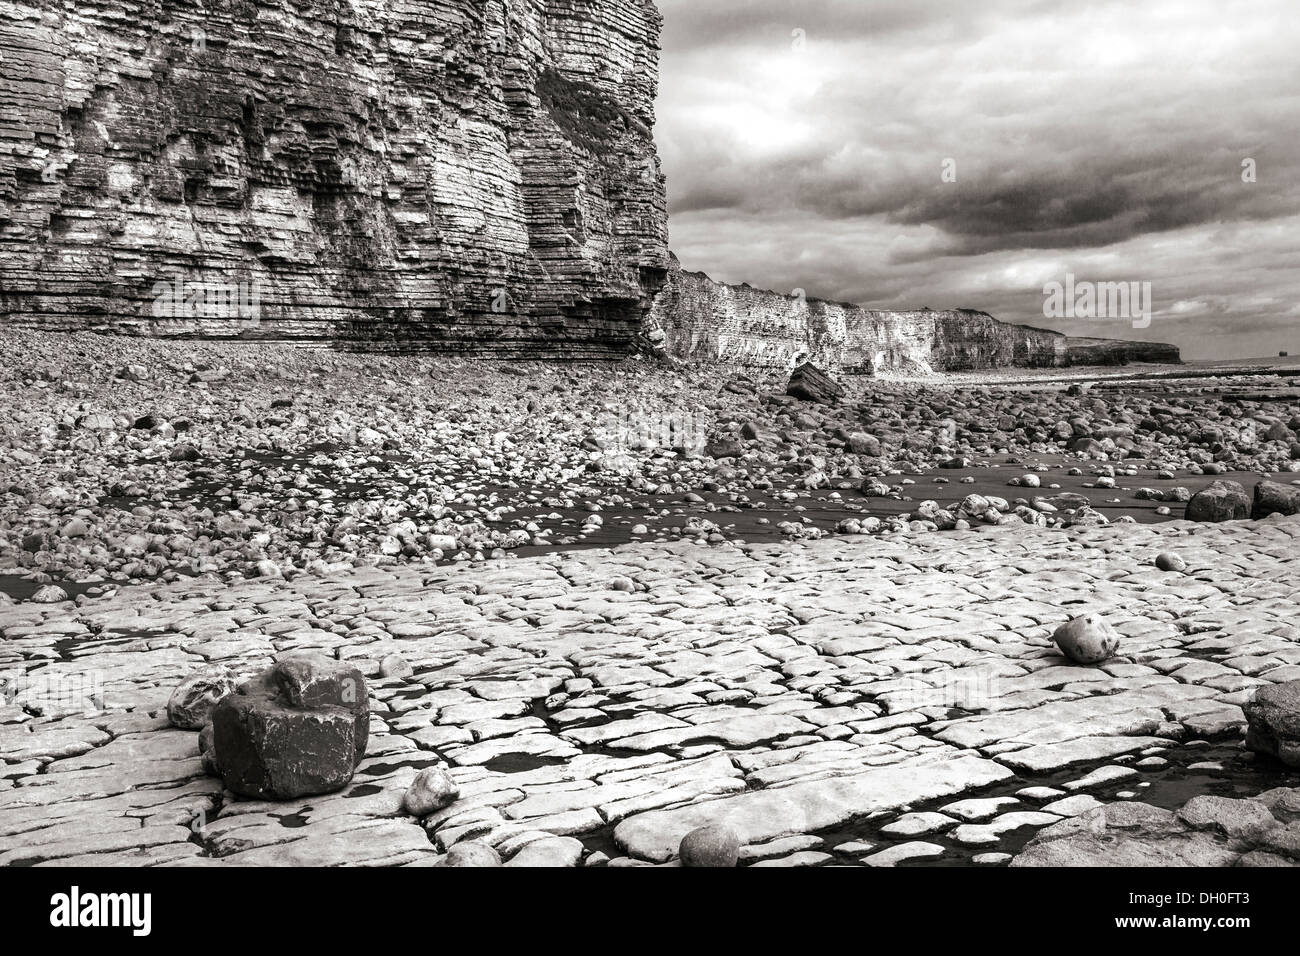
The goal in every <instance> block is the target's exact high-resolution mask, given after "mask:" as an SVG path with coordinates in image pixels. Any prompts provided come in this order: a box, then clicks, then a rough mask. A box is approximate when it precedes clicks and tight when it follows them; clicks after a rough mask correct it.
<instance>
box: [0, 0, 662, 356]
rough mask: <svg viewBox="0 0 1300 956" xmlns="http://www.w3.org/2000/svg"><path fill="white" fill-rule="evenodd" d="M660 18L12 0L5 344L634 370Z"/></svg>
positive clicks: (509, 3)
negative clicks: (331, 341)
mask: <svg viewBox="0 0 1300 956" xmlns="http://www.w3.org/2000/svg"><path fill="white" fill-rule="evenodd" d="M660 22H661V18H660V15H659V13H658V11H657V10H656V8H655V5H654V3H653V2H652V0H410V2H407V3H390V2H388V0H378V2H372V3H307V4H274V3H272V4H253V3H221V4H215V5H212V4H208V5H202V4H188V3H185V4H181V3H166V4H158V3H155V2H148V0H106V2H104V3H97V4H65V3H56V2H54V0H27V2H20V3H11V2H4V0H0V62H2V63H3V70H2V75H0V321H4V322H11V323H22V324H30V325H39V326H43V327H48V328H73V327H76V328H86V327H91V328H105V329H112V330H115V331H136V332H140V333H146V334H159V335H190V334H202V335H211V336H227V335H229V336H235V335H239V336H245V337H276V338H344V339H354V340H357V341H379V342H381V343H382V342H384V341H393V342H401V343H403V344H404V346H406V347H409V346H411V345H414V346H417V347H419V346H424V347H435V348H447V349H452V350H455V351H459V352H470V353H478V354H487V355H499V356H514V355H528V356H544V355H554V356H563V357H592V356H595V357H603V356H615V355H621V354H625V353H626V352H627V351H628V350H629V349H630V348H631V347H632V346H633V343H634V341H635V339H636V338H637V336H638V334H639V333H640V331H641V329H642V326H643V322H644V319H645V315H646V312H647V310H648V309H649V306H650V303H651V300H652V299H653V296H654V294H655V293H656V292H657V291H658V288H659V286H660V284H661V282H662V280H663V277H664V273H665V270H666V268H667V264H668V260H667V245H666V240H667V214H666V207H665V202H664V185H663V179H662V176H661V174H660V170H659V164H658V159H657V157H656V153H655V148H654V141H653V136H652V128H653V124H654V115H653V110H654V101H655V96H656V90H657V84H658V37H659V28H660Z"/></svg>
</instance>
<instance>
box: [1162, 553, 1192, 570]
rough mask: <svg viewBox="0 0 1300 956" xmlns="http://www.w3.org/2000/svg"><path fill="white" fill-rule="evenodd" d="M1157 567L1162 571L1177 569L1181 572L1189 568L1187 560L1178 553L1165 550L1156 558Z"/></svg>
mask: <svg viewBox="0 0 1300 956" xmlns="http://www.w3.org/2000/svg"><path fill="white" fill-rule="evenodd" d="M1156 567H1157V568H1159V569H1160V570H1161V571H1175V572H1178V573H1181V572H1183V571H1186V570H1187V562H1186V561H1184V560H1183V559H1182V558H1180V557H1179V556H1178V555H1176V554H1170V553H1169V552H1165V553H1164V554H1162V555H1160V556H1159V557H1157V558H1156Z"/></svg>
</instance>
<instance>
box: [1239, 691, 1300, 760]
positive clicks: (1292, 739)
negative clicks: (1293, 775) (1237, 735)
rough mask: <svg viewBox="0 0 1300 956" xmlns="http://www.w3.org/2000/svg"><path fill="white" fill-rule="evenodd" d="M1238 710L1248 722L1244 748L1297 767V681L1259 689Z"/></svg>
mask: <svg viewBox="0 0 1300 956" xmlns="http://www.w3.org/2000/svg"><path fill="white" fill-rule="evenodd" d="M1241 709H1242V710H1243V711H1245V714H1246V720H1247V721H1249V723H1250V726H1249V728H1248V729H1247V731H1246V747H1247V748H1248V749H1250V750H1253V751H1255V752H1256V753H1262V754H1269V755H1271V756H1274V757H1276V758H1277V759H1278V760H1280V761H1282V763H1284V764H1286V765H1287V766H1288V767H1297V768H1300V681H1291V682H1290V683H1287V684H1272V685H1270V686H1268V687H1264V688H1261V689H1260V690H1259V691H1258V692H1257V693H1256V694H1255V696H1254V697H1253V698H1252V699H1251V700H1249V701H1247V702H1246V703H1245V704H1244V705H1243V706H1242V708H1241Z"/></svg>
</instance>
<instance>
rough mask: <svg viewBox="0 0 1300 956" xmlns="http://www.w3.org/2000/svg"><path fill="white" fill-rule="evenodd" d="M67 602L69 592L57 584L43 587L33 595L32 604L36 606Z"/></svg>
mask: <svg viewBox="0 0 1300 956" xmlns="http://www.w3.org/2000/svg"><path fill="white" fill-rule="evenodd" d="M66 600H68V592H67V591H65V590H63V588H61V587H59V586H58V585H57V584H46V585H43V586H42V587H39V588H37V589H36V591H35V593H34V594H32V602H33V603H35V604H59V603H60V602H62V601H66Z"/></svg>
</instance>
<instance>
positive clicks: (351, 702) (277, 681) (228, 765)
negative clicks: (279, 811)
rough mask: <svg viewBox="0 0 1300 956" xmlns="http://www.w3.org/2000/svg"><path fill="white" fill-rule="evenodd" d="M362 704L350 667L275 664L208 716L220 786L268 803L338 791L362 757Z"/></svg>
mask: <svg viewBox="0 0 1300 956" xmlns="http://www.w3.org/2000/svg"><path fill="white" fill-rule="evenodd" d="M368 702H369V698H368V692H367V688H366V683H365V678H364V677H362V676H361V672H360V671H358V670H357V669H356V668H354V667H350V666H348V665H346V664H342V663H340V662H338V661H332V660H329V659H326V658H322V657H312V656H303V655H293V656H285V657H282V658H280V659H279V660H278V661H277V662H276V664H275V666H274V667H272V668H271V669H270V670H268V671H266V672H264V673H263V674H261V675H260V676H259V677H256V678H254V679H253V680H250V681H246V682H245V683H244V684H242V685H241V686H240V687H239V689H238V691H237V692H236V693H234V694H230V695H228V696H226V697H224V698H222V700H221V701H220V703H218V704H217V705H216V707H215V708H214V709H213V711H212V730H213V732H212V743H213V751H212V753H213V761H214V762H215V764H216V767H217V768H218V769H219V771H220V774H221V778H222V781H223V782H224V783H225V785H226V788H227V789H229V790H231V791H233V792H235V793H238V794H240V795H241V796H246V797H256V798H259V799H270V800H292V799H296V798H298V797H305V796H313V795H316V794H322V793H333V792H335V791H337V790H341V789H342V788H343V787H345V786H347V784H348V783H349V782H350V781H351V780H352V774H353V771H354V770H355V769H356V766H357V764H358V763H360V761H361V758H362V757H363V756H364V755H365V752H366V743H367V741H368V737H369V721H370V713H369V706H368Z"/></svg>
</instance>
